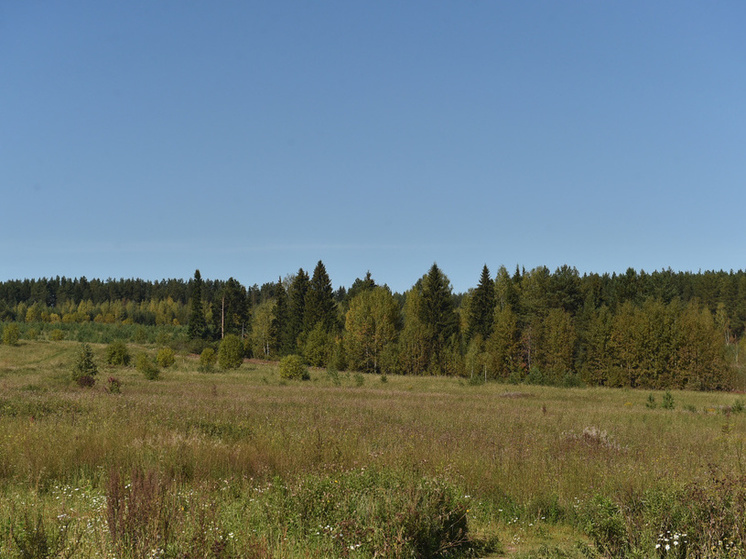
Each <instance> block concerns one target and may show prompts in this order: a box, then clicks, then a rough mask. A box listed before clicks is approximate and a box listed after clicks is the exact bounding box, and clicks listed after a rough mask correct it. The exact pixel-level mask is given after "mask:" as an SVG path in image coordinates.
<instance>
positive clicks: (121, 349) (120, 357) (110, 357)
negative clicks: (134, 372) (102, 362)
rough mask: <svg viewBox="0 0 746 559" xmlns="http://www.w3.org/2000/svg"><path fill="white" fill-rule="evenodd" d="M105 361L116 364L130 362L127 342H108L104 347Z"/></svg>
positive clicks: (127, 363) (122, 364)
mask: <svg viewBox="0 0 746 559" xmlns="http://www.w3.org/2000/svg"><path fill="white" fill-rule="evenodd" d="M106 363H108V364H109V365H114V366H115V367H116V366H127V365H129V363H130V353H129V350H128V349H127V344H125V343H124V342H122V341H116V342H112V343H110V344H109V345H108V346H107V347H106Z"/></svg>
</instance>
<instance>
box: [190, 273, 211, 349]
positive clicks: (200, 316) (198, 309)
mask: <svg viewBox="0 0 746 559" xmlns="http://www.w3.org/2000/svg"><path fill="white" fill-rule="evenodd" d="M206 330H207V323H206V322H205V313H204V312H203V311H202V276H201V274H200V273H199V270H196V271H195V272H194V281H193V282H192V303H191V309H190V312H189V327H188V329H187V335H188V336H189V338H190V339H195V338H204V336H205V333H206Z"/></svg>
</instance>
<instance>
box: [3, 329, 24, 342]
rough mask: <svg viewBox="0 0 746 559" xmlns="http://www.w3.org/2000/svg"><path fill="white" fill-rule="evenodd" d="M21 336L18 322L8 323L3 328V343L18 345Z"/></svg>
mask: <svg viewBox="0 0 746 559" xmlns="http://www.w3.org/2000/svg"><path fill="white" fill-rule="evenodd" d="M19 337H20V335H19V333H18V325H17V324H8V325H7V326H6V327H5V328H4V329H3V343H4V344H6V345H18V338H19Z"/></svg>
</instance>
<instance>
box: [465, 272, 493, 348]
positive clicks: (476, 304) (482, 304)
mask: <svg viewBox="0 0 746 559" xmlns="http://www.w3.org/2000/svg"><path fill="white" fill-rule="evenodd" d="M494 315H495V284H494V282H493V281H492V278H490V270H489V268H488V267H487V265H486V264H485V266H484V267H483V268H482V276H481V277H480V279H479V285H478V286H477V288H476V289H475V290H474V292H473V294H472V297H471V300H470V303H469V309H468V312H467V317H466V324H467V326H466V337H467V341H468V340H471V339H472V338H473V337H474V336H475V335H477V334H479V335H480V336H482V339H483V340H486V339H487V338H489V337H490V334H491V333H492V324H493V320H494Z"/></svg>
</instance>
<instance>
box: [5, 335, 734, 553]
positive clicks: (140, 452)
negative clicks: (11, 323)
mask: <svg viewBox="0 0 746 559" xmlns="http://www.w3.org/2000/svg"><path fill="white" fill-rule="evenodd" d="M91 349H92V351H93V358H94V361H95V363H97V365H98V371H97V375H96V382H95V384H94V386H93V387H89V388H81V387H80V386H79V385H78V384H76V383H74V382H72V380H71V378H72V373H71V371H72V370H73V368H74V364H75V360H76V359H78V358H79V354H80V344H79V343H77V342H71V341H58V342H49V341H27V340H20V341H19V345H17V346H9V345H0V556H2V557H76V558H77V557H83V558H88V557H110V558H113V557H117V558H120V559H126V558H140V557H183V558H186V557H194V558H196V557H214V558H238V557H373V556H379V557H469V556H480V557H483V556H494V557H500V556H506V555H507V556H517V557H524V558H527V557H594V556H596V557H652V556H661V557H687V556H689V557H743V556H744V555H746V548H745V547H744V541H745V540H746V538H744V533H743V530H744V528H743V518H744V514H746V488H745V487H744V483H743V482H744V481H745V480H746V477H745V476H746V472H745V471H744V468H745V467H746V463H745V460H746V457H745V456H744V427H746V414H744V413H742V411H743V407H744V403H743V400H742V399H741V397H739V396H738V395H735V394H728V393H697V392H684V391H672V392H650V391H632V390H619V389H608V388H606V389H604V388H570V389H561V388H553V387H545V386H534V385H525V384H521V385H506V384H499V383H494V382H489V383H486V384H484V383H478V382H476V380H477V379H476V378H475V379H472V380H471V381H469V380H468V379H457V378H448V377H407V376H397V375H389V376H381V375H363V374H359V373H352V374H351V373H346V372H338V371H335V370H333V369H331V370H323V369H311V370H310V372H309V373H310V380H307V381H302V380H287V379H285V378H283V377H282V376H281V375H280V371H279V366H278V365H276V364H274V363H265V362H245V363H244V364H242V365H241V367H239V368H238V369H233V370H230V371H225V370H219V369H218V370H216V372H214V373H210V374H206V373H201V372H199V368H200V363H199V359H198V358H197V357H196V356H190V355H187V354H185V353H177V355H176V362H175V364H174V365H172V366H170V367H168V368H164V369H162V370H161V371H160V374H159V375H158V376H157V377H155V378H157V380H148V379H147V378H146V377H145V375H144V374H142V373H141V372H139V371H138V370H137V369H136V368H134V367H130V366H122V365H119V366H108V365H106V358H107V350H108V346H106V345H103V344H91ZM129 350H130V351H131V352H132V353H133V354H135V353H144V354H146V355H149V356H151V357H153V358H154V357H155V355H156V353H157V346H150V345H130V346H129ZM112 379H113V380H112ZM656 545H660V547H658V548H657V549H656ZM667 545H668V546H669V547H670V549H669V550H668V551H666V546H667Z"/></svg>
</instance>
